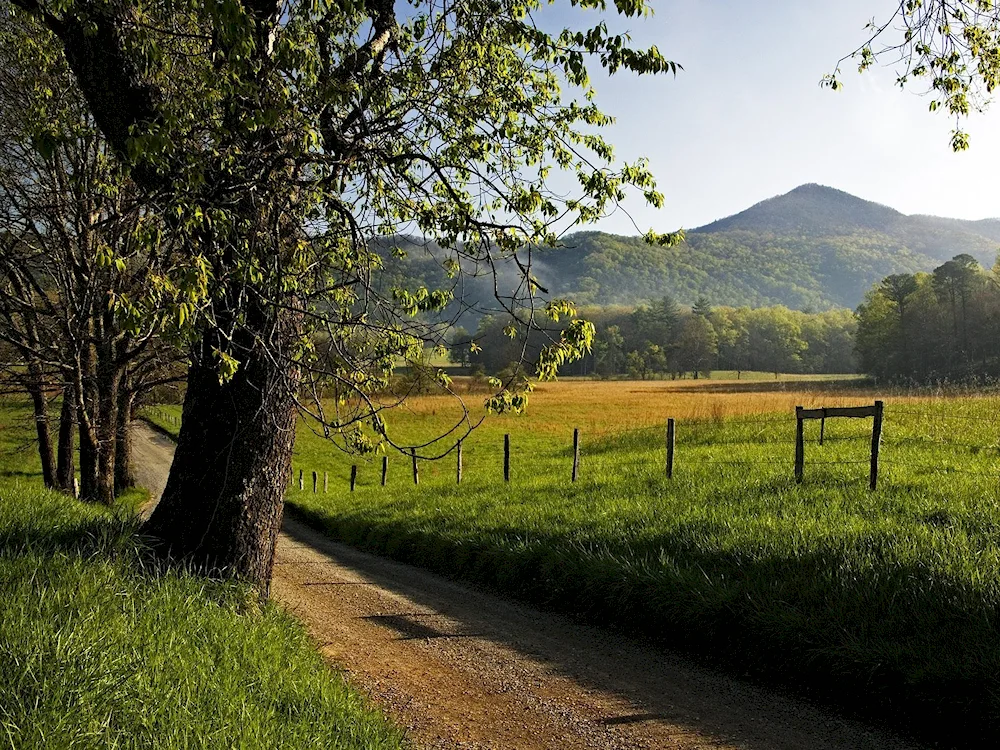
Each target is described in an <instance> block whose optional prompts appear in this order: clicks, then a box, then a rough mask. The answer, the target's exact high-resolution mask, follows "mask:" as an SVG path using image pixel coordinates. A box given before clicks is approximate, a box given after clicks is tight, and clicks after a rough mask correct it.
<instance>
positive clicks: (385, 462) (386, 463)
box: [382, 456, 389, 487]
mask: <svg viewBox="0 0 1000 750" xmlns="http://www.w3.org/2000/svg"><path fill="white" fill-rule="evenodd" d="M388 478H389V457H388V456H382V486H383V487H385V483H386V480H387V479H388Z"/></svg>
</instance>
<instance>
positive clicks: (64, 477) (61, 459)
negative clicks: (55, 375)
mask: <svg viewBox="0 0 1000 750" xmlns="http://www.w3.org/2000/svg"><path fill="white" fill-rule="evenodd" d="M75 437H76V391H75V389H74V388H73V386H72V385H67V386H65V387H64V388H63V398H62V411H61V413H60V414H59V450H58V456H57V467H56V481H57V482H58V485H59V489H61V490H62V491H63V492H69V493H70V494H73V493H74V490H75V487H74V482H75V480H76V465H75V463H76V462H75V460H74V456H73V450H74V439H75Z"/></svg>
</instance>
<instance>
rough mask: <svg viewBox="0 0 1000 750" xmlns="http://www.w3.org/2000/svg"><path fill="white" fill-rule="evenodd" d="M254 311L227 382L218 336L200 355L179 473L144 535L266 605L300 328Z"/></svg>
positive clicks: (284, 316)
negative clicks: (250, 590) (243, 586)
mask: <svg viewBox="0 0 1000 750" xmlns="http://www.w3.org/2000/svg"><path fill="white" fill-rule="evenodd" d="M251 307H253V308H256V309H251V310H249V311H248V312H247V314H246V318H245V321H246V323H245V327H244V328H242V329H241V330H239V332H238V333H237V334H236V336H235V337H234V342H233V343H234V344H235V349H232V350H231V351H232V352H233V355H234V356H236V358H237V359H239V360H240V366H239V369H238V370H237V371H236V374H235V375H234V376H233V377H232V378H231V379H230V380H229V381H227V382H225V383H223V384H220V382H219V371H218V367H217V366H216V365H217V363H216V361H215V357H214V356H213V354H212V349H213V346H212V340H211V337H210V336H206V338H205V339H204V340H203V341H202V343H201V345H200V347H199V349H198V350H197V351H195V352H194V356H193V357H192V365H191V368H190V369H189V371H188V380H187V395H186V396H185V399H184V412H183V422H182V425H181V431H180V435H179V437H178V442H177V451H176V453H175V455H174V463H173V467H172V468H171V470H170V477H169V479H168V481H167V486H166V489H165V490H164V493H163V497H162V498H161V500H160V502H159V505H158V506H157V507H156V510H155V511H154V512H153V515H152V516H151V517H150V519H149V521H148V522H147V524H146V525H145V527H144V531H145V532H146V533H148V534H149V535H150V536H152V537H155V538H156V539H158V540H160V542H161V543H162V547H163V549H164V550H165V551H167V552H168V553H169V555H170V556H171V557H173V558H182V559H188V560H191V561H193V562H195V563H196V564H198V565H201V566H204V567H206V568H207V569H209V570H212V571H216V572H223V573H225V574H228V575H232V576H235V577H237V578H240V579H243V580H247V581H250V582H252V583H253V584H255V585H257V586H258V587H259V588H260V591H261V595H262V596H263V597H265V598H266V597H267V595H268V591H269V587H270V581H271V569H272V565H273V561H274V546H275V543H276V541H277V534H278V529H279V527H280V526H281V514H282V509H283V504H284V494H285V489H286V487H287V484H288V475H289V471H290V470H291V454H292V446H293V444H294V441H295V420H296V411H295V402H294V395H295V391H296V389H297V387H298V380H299V375H298V369H297V368H296V367H295V366H294V365H293V364H291V363H290V361H289V359H288V347H287V344H288V342H290V341H291V338H292V337H293V336H294V335H295V332H296V331H297V328H298V325H299V321H298V318H297V317H296V316H294V315H292V314H290V313H281V314H280V315H277V314H276V313H275V312H274V311H272V310H270V309H266V308H264V307H263V305H261V304H260V303H256V304H251ZM275 317H278V318H279V320H275V319H274V318H275ZM248 328H249V329H250V330H247V329H248ZM262 342H266V343H262Z"/></svg>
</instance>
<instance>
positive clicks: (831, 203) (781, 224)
mask: <svg viewBox="0 0 1000 750" xmlns="http://www.w3.org/2000/svg"><path fill="white" fill-rule="evenodd" d="M902 218H904V216H903V214H901V213H900V212H899V211H896V210H895V209H893V208H889V207H888V206H883V205H882V204H880V203H874V202H872V201H866V200H864V199H863V198H858V197H857V196H854V195H851V194H850V193H846V192H844V191H843V190H837V189H836V188H832V187H828V186H826V185H819V184H817V183H815V182H810V183H807V184H805V185H799V186H798V187H797V188H795V189H794V190H790V191H789V192H787V193H784V194H783V195H776V196H774V197H773V198H768V199H767V200H763V201H761V202H760V203H757V204H755V205H753V206H751V207H750V208H748V209H746V210H745V211H741V212H740V213H738V214H734V215H732V216H727V217H726V218H724V219H719V220H718V221H713V222H712V223H711V224H706V225H705V226H703V227H699V228H698V229H695V230H693V231H694V232H724V231H730V230H748V231H755V232H773V233H775V234H789V233H792V234H801V233H805V234H830V233H844V232H848V231H856V230H859V229H866V230H875V231H880V232H882V231H887V230H888V229H890V228H891V227H892V226H893V225H894V224H895V223H896V222H897V221H899V220H900V219H902Z"/></svg>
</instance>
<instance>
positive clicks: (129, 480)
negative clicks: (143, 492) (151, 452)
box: [115, 384, 135, 495]
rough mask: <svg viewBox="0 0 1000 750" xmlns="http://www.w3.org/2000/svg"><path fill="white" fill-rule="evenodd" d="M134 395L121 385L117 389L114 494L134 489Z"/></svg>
mask: <svg viewBox="0 0 1000 750" xmlns="http://www.w3.org/2000/svg"><path fill="white" fill-rule="evenodd" d="M134 400H135V394H134V393H132V391H131V390H130V389H129V388H127V387H126V386H125V384H122V385H121V386H119V389H118V431H117V433H116V434H115V494H116V495H120V494H121V493H122V492H124V491H125V490H127V489H130V488H132V487H135V473H134V472H133V470H132V432H131V427H132V410H133V404H134Z"/></svg>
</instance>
